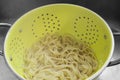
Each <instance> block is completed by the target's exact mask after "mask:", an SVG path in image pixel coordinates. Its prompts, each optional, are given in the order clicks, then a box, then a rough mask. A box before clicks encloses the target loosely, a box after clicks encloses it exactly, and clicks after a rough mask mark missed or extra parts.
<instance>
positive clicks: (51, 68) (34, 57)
mask: <svg viewBox="0 0 120 80" xmlns="http://www.w3.org/2000/svg"><path fill="white" fill-rule="evenodd" d="M97 68H98V61H97V58H96V56H95V54H94V51H93V50H92V49H91V48H90V47H89V46H88V45H86V44H84V43H82V42H78V41H77V40H75V38H73V37H72V36H70V35H64V36H62V35H58V34H53V35H46V36H45V37H43V38H42V39H40V41H38V42H37V43H35V44H33V46H32V47H31V48H30V49H28V50H26V53H25V55H24V77H25V79H26V80H85V79H86V78H87V77H89V76H90V75H92V74H93V73H94V72H95V71H96V70H97Z"/></svg>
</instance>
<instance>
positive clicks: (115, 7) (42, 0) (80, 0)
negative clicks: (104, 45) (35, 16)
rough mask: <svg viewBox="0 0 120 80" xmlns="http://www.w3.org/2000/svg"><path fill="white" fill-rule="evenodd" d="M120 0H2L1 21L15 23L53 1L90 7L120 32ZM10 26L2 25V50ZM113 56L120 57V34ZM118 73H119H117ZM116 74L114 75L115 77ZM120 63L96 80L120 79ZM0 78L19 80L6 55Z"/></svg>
mask: <svg viewBox="0 0 120 80" xmlns="http://www.w3.org/2000/svg"><path fill="white" fill-rule="evenodd" d="M119 2H120V1H119V0H99V1H98V0H92V1H91V0H12V1H10V0H1V2H0V23H1V22H7V23H10V24H13V23H14V22H15V21H16V20H17V19H18V18H19V17H20V16H22V15H23V14H25V13H26V12H28V11H30V10H32V9H34V8H37V7H40V6H42V5H46V4H51V3H71V4H76V5H80V6H84V7H86V8H89V9H91V10H93V11H94V12H96V13H97V14H99V15H100V16H101V17H103V18H104V19H105V20H106V21H107V23H108V24H109V26H110V28H111V29H112V31H113V33H114V32H120V26H119V25H120V11H119ZM8 29H9V28H7V27H5V28H4V27H3V26H0V50H3V43H4V38H5V35H6V33H7V31H8ZM114 38H115V50H114V54H113V58H112V59H111V60H116V59H118V58H120V53H119V52H120V49H119V48H120V42H119V41H120V36H115V37H114ZM116 73H117V74H116ZM113 76H114V77H113ZM119 76H120V65H116V66H112V67H108V68H106V69H105V70H104V71H103V73H102V74H101V75H100V76H99V77H98V78H97V79H96V80H119ZM0 80H19V78H18V77H16V76H15V75H14V74H13V73H12V72H11V70H10V69H9V68H8V67H7V65H6V63H5V60H4V57H3V56H0Z"/></svg>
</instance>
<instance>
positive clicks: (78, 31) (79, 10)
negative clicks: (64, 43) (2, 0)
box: [4, 4, 114, 79]
mask: <svg viewBox="0 0 120 80" xmlns="http://www.w3.org/2000/svg"><path fill="white" fill-rule="evenodd" d="M56 32H57V33H59V34H61V35H64V34H66V33H67V34H71V35H73V36H74V37H75V38H76V39H78V40H80V41H82V42H84V43H86V44H88V45H90V46H91V47H92V49H93V50H94V52H95V55H96V56H97V59H98V62H99V68H98V70H97V71H96V72H95V73H94V74H93V75H91V76H90V77H89V78H88V79H93V78H95V77H96V76H98V75H99V74H100V73H101V72H102V71H103V69H104V68H105V67H106V66H107V65H108V63H109V61H110V58H111V56H112V53H113V48H114V39H113V35H112V32H111V30H110V28H109V26H108V25H107V24H106V22H105V21H104V20H103V19H102V18H101V17H100V16H98V15H97V14H96V13H94V12H92V11H91V10H89V9H86V8H84V7H81V6H77V5H73V4H51V5H45V6H42V7H39V8H37V9H34V10H32V11H30V12H28V13H26V14H25V15H23V16H22V17H21V18H19V19H18V20H17V21H16V22H15V23H14V24H13V25H12V27H11V28H10V30H9V31H8V33H7V36H6V39H5V44H4V53H5V58H6V61H7V63H8V65H9V66H10V68H11V69H12V71H13V72H15V73H16V74H17V75H18V76H19V77H21V78H22V79H24V77H23V75H24V74H23V64H24V62H23V54H24V53H25V50H26V49H28V48H30V47H31V45H33V44H34V43H35V42H37V41H38V40H39V39H40V38H41V37H43V36H45V35H46V34H47V33H49V34H53V33H56Z"/></svg>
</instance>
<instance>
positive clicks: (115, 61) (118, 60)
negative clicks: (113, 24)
mask: <svg viewBox="0 0 120 80" xmlns="http://www.w3.org/2000/svg"><path fill="white" fill-rule="evenodd" d="M113 35H114V36H120V32H115V33H113ZM117 64H120V59H117V60H114V61H110V63H109V64H108V67H110V66H114V65H117Z"/></svg>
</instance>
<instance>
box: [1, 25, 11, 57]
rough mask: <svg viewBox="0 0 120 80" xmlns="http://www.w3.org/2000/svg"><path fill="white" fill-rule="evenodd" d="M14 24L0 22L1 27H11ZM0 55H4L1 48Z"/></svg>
mask: <svg viewBox="0 0 120 80" xmlns="http://www.w3.org/2000/svg"><path fill="white" fill-rule="evenodd" d="M11 26H12V25H11V24H9V23H0V27H6V28H10V27H11ZM0 55H1V56H3V51H2V50H0Z"/></svg>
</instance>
